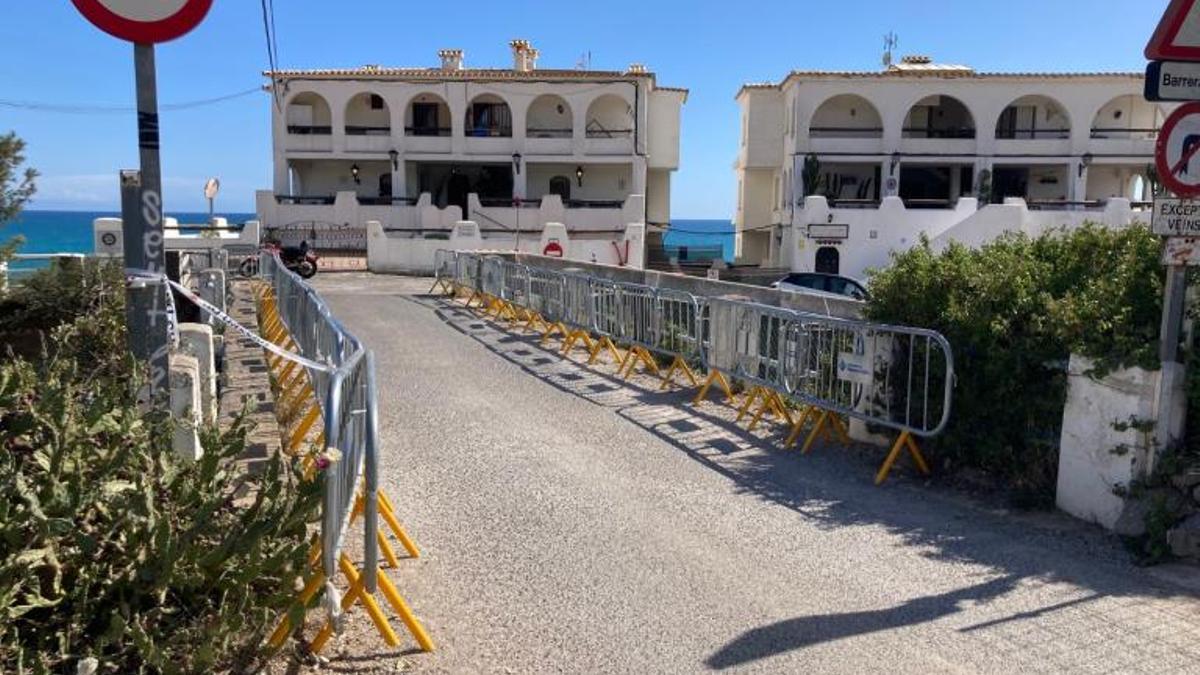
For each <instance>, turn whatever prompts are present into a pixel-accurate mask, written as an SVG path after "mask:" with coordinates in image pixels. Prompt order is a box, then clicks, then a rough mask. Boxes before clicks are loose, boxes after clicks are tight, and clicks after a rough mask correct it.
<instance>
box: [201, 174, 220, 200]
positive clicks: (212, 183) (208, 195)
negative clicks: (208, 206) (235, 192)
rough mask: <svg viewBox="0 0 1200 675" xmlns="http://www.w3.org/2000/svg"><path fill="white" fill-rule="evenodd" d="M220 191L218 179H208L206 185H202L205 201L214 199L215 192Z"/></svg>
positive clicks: (215, 196)
mask: <svg viewBox="0 0 1200 675" xmlns="http://www.w3.org/2000/svg"><path fill="white" fill-rule="evenodd" d="M220 189H221V180H220V179H219V178H209V179H208V181H207V182H206V183H204V197H205V199H216V198H217V192H218V191H219V190H220Z"/></svg>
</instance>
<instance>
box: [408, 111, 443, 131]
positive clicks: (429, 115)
mask: <svg viewBox="0 0 1200 675" xmlns="http://www.w3.org/2000/svg"><path fill="white" fill-rule="evenodd" d="M412 113H413V131H412V133H413V135H414V136H437V135H439V134H440V131H439V130H438V104H436V103H413V104H412Z"/></svg>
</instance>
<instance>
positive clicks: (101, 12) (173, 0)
mask: <svg viewBox="0 0 1200 675" xmlns="http://www.w3.org/2000/svg"><path fill="white" fill-rule="evenodd" d="M71 2H73V3H75V8H76V9H78V10H79V12H80V13H81V14H83V16H84V17H85V18H87V20H88V21H91V22H92V23H93V24H95V25H96V27H97V28H99V29H100V30H102V31H104V32H105V33H108V34H109V35H112V36H113V37H118V38H120V39H122V40H128V41H130V42H137V43H139V44H154V43H157V42H166V41H168V40H174V39H175V38H177V37H179V36H181V35H183V34H184V33H187V32H188V31H190V30H191V29H193V28H195V27H196V25H197V24H199V23H200V22H201V21H202V20H203V19H204V16H205V15H206V14H208V10H209V9H210V8H211V7H212V0H71Z"/></svg>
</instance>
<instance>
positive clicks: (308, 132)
mask: <svg viewBox="0 0 1200 675" xmlns="http://www.w3.org/2000/svg"><path fill="white" fill-rule="evenodd" d="M287 131H288V133H289V134H296V135H298V136H328V135H330V134H332V133H333V127H329V126H312V125H305V124H289V125H288V128H287Z"/></svg>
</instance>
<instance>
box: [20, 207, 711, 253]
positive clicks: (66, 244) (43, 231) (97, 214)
mask: <svg viewBox="0 0 1200 675" xmlns="http://www.w3.org/2000/svg"><path fill="white" fill-rule="evenodd" d="M119 215H120V214H118V213H115V212H111V211H25V212H24V213H22V214H21V215H20V216H18V217H17V219H16V220H14V221H12V222H10V223H5V224H2V225H0V242H5V241H8V240H9V239H12V238H13V237H14V236H15V235H21V236H23V237H24V238H25V244H24V245H23V246H22V247H21V250H20V252H22V253H91V252H92V221H93V220H95V219H96V218H104V217H117V216H119ZM169 215H171V216H174V217H175V218H177V219H178V220H179V222H180V223H202V222H205V221H206V220H208V214H206V213H178V214H176V213H172V214H169ZM218 215H223V216H224V217H225V218H227V219H228V220H229V222H231V223H240V222H243V221H246V220H250V219H253V218H254V214H251V213H229V214H218ZM663 244H664V245H665V246H667V247H669V248H674V247H678V246H689V247H696V248H708V247H716V246H720V247H721V248H722V252H723V254H724V258H725V260H726V261H729V262H733V224H732V223H730V222H729V221H728V220H676V221H674V222H673V223H671V228H670V229H669V230H668V231H667V234H666V237H665V238H664V241H663Z"/></svg>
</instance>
